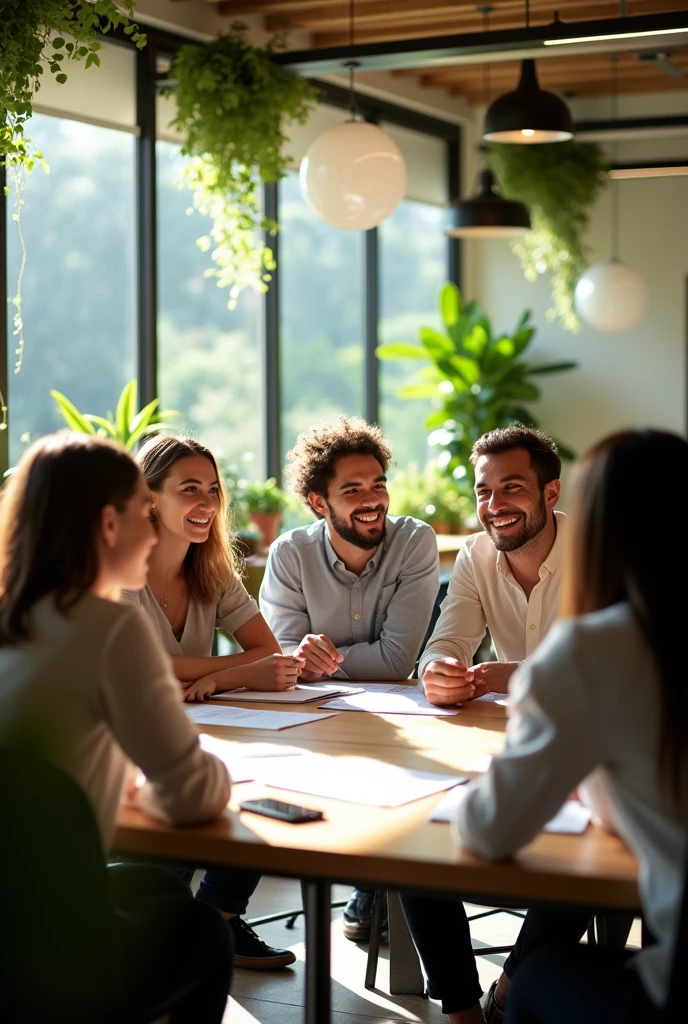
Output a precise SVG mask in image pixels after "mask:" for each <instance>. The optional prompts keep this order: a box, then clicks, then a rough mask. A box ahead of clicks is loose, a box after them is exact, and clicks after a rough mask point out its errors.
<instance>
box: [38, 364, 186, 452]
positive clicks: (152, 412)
mask: <svg viewBox="0 0 688 1024" xmlns="http://www.w3.org/2000/svg"><path fill="white" fill-rule="evenodd" d="M50 394H51V396H52V397H53V398H54V400H55V404H56V405H57V409H58V412H59V413H60V415H61V416H62V419H63V420H64V421H65V423H66V424H67V426H68V427H70V429H71V430H76V431H77V433H79V434H95V435H97V436H99V437H109V438H112V440H113V441H119V442H120V444H123V445H124V447H125V448H126V449H127V450H128V451H133V449H134V447H135V446H136V445H137V444H138V442H139V441H141V440H142V439H143V438H144V437H146V436H147V435H148V434H157V433H159V432H160V431H162V430H171V429H174V424H172V423H171V422H170V421H171V420H173V419H175V418H176V417H178V416H180V415H181V413H179V412H177V410H176V409H165V410H164V411H163V412H158V411H157V410H158V406H159V405H160V399H159V398H154V399H153V401H152V402H149V403H148V405H145V406H144V407H143V409H140V410H139V411H138V412H137V411H136V405H137V402H136V395H137V385H136V381H135V380H130V381H129V382H128V383H127V384H125V385H124V387H123V389H122V393H121V394H120V396H119V399H118V401H117V408H116V410H115V413H114V415H113V414H112V412H111V411H108V413H107V415H106V416H96V415H95V414H94V413H81V412H79V410H78V409H77V408H76V406H75V405H73V404H72V402H70V401H69V399H68V398H66V397H65V396H64V395H63V394H62V393H61V392H59V391H51V392H50Z"/></svg>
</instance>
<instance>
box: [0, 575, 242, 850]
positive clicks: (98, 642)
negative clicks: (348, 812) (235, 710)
mask: <svg viewBox="0 0 688 1024" xmlns="http://www.w3.org/2000/svg"><path fill="white" fill-rule="evenodd" d="M31 633H32V638H31V640H30V641H29V642H25V643H22V644H20V645H18V646H15V647H0V744H10V743H12V744H19V745H22V746H29V747H30V748H31V749H36V750H38V751H40V752H41V753H42V754H43V755H44V756H45V757H47V758H48V759H49V760H51V761H53V762H54V763H55V764H57V765H59V766H60V767H62V768H64V769H65V770H66V771H67V772H68V773H69V774H70V775H71V776H72V777H73V778H74V779H75V780H76V781H77V782H78V783H79V784H80V785H81V787H82V789H83V790H84V791H85V792H86V794H87V796H88V797H89V799H90V801H91V804H92V806H93V810H94V812H95V814H96V817H97V819H98V823H99V826H100V831H101V835H102V838H103V844H104V847H105V849H106V850H107V849H108V848H109V846H110V843H111V840H112V836H113V833H114V828H115V817H116V814H117V809H118V806H119V802H120V799H121V794H122V788H123V785H124V781H125V774H126V769H127V763H128V762H127V759H130V760H131V761H132V762H133V763H134V764H136V765H138V766H139V767H140V768H141V769H142V771H143V772H144V774H145V775H146V777H147V780H148V781H147V783H146V785H145V786H144V787H143V789H142V790H140V791H139V797H138V802H139V804H140V806H141V807H142V808H143V809H144V810H147V811H149V812H150V813H154V814H157V815H159V816H161V817H163V818H165V819H167V820H170V821H173V822H175V823H177V824H192V823H196V822H201V821H206V820H208V819H211V818H213V817H215V816H216V815H218V814H219V813H220V812H221V811H222V810H223V808H224V807H225V806H226V804H227V801H228V799H229V792H230V779H229V775H228V773H227V769H226V768H225V766H224V765H223V764H222V762H221V761H219V760H218V759H217V758H216V757H214V756H213V755H212V754H208V753H206V752H205V751H203V750H201V747H200V745H199V741H198V735H197V733H196V730H195V728H194V726H193V725H192V724H191V722H190V721H189V719H188V718H187V716H186V715H185V713H184V710H183V707H182V703H181V700H180V695H179V684H178V682H177V681H176V679H175V678H174V675H173V674H172V670H171V667H170V663H169V658H168V657H167V655H166V654H165V653H164V651H163V649H162V646H161V644H160V640H159V639H158V637H157V636H156V634H155V629H154V627H153V626H152V624H151V623H150V622H149V620H148V618H147V616H146V615H145V613H143V612H142V611H141V610H140V609H137V608H133V607H132V606H131V605H126V604H118V603H115V602H113V601H105V600H102V599H101V598H97V597H94V596H93V595H90V594H89V595H86V596H85V597H84V598H82V599H81V601H79V603H78V604H77V605H76V606H75V607H74V608H73V609H71V611H70V612H69V613H68V614H67V615H66V616H65V615H63V614H61V613H59V612H58V611H57V609H56V608H55V605H54V602H53V600H52V599H51V598H45V599H43V600H42V601H40V602H39V603H38V604H37V605H36V606H35V608H34V610H33V612H32V616H31Z"/></svg>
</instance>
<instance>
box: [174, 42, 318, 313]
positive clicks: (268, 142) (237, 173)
mask: <svg viewBox="0 0 688 1024" xmlns="http://www.w3.org/2000/svg"><path fill="white" fill-rule="evenodd" d="M247 31H248V29H247V26H246V25H244V24H242V23H241V22H234V23H233V24H232V26H231V29H230V30H229V32H227V33H224V34H222V35H220V36H218V37H217V39H215V40H213V42H211V43H208V44H205V45H202V44H198V45H196V44H194V45H187V46H182V47H181V49H180V50H179V51H178V53H177V55H176V56H175V58H174V61H173V64H172V69H171V72H170V77H171V79H172V80H173V81H174V82H175V85H174V87H173V88H172V89H170V90H167V91H168V92H173V93H174V97H175V99H176V101H177V116H176V117H175V119H174V120H173V121H172V123H171V124H172V127H174V128H175V129H177V131H179V132H181V133H182V135H183V136H184V138H185V140H186V141H185V142H184V145H183V146H182V153H183V154H184V155H185V156H188V157H190V158H191V159H190V160H189V162H188V164H187V166H186V168H185V179H186V182H187V184H188V185H189V187H190V188H191V189H192V191H193V204H194V206H195V208H196V209H197V210H198V211H199V212H200V213H202V214H204V215H207V216H209V217H210V218H211V220H212V228H211V229H210V232H209V234H208V235H206V236H204V237H203V238H200V239H199V240H198V245H199V246H200V248H201V249H203V250H204V251H211V254H212V259H213V261H214V263H215V266H214V268H209V269H208V271H207V272H206V274H207V276H208V277H214V278H216V279H217V284H218V287H228V288H229V302H228V305H229V308H230V309H232V308H234V306H235V305H236V300H237V298H238V296H239V293H240V292H241V291H242V290H243V289H244V288H245V287H247V286H248V285H250V286H252V287H254V288H256V289H257V290H259V291H266V290H267V284H268V282H269V280H270V277H271V271H272V270H274V267H275V262H274V259H273V254H272V250H271V249H270V248H269V246H268V245H267V244H266V243H265V241H264V240H263V238H264V236H261V234H260V232H267V233H268V234H272V235H274V234H275V233H276V231H277V229H278V225H277V224H276V223H275V221H274V220H271V219H270V218H268V217H266V216H265V215H264V214H263V212H262V210H261V198H262V197H261V185H262V184H271V183H272V182H276V181H279V179H280V178H283V177H285V175H286V173H287V170H288V167H289V162H290V158H289V157H288V156H287V155H286V154H285V153H284V147H285V143H286V141H287V138H286V135H285V127H286V121H287V120H292V121H296V122H298V123H300V124H303V123H305V121H306V120H307V119H308V117H309V115H310V113H311V110H312V104H314V102H315V100H316V98H317V91H316V90H315V89H314V88H313V86H311V85H310V84H309V83H308V82H307V81H306V80H305V79H304V78H300V77H299V76H298V75H295V74H293V73H292V72H290V71H287V70H285V69H284V68H282V67H280V66H279V65H278V64H275V63H274V62H273V60H272V57H273V55H274V54H275V53H276V52H277V51H279V50H284V49H286V45H287V44H286V36H285V34H284V33H279V34H277V35H275V36H274V37H273V38H272V39H270V40H269V41H268V42H267V43H266V44H265V46H264V47H257V46H252V45H251V43H250V42H249V40H248V38H247Z"/></svg>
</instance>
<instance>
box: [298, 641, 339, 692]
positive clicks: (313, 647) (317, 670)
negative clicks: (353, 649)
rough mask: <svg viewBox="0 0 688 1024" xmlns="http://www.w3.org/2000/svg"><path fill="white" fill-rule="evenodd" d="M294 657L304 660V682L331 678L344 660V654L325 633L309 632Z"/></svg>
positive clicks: (302, 677) (302, 674)
mask: <svg viewBox="0 0 688 1024" xmlns="http://www.w3.org/2000/svg"><path fill="white" fill-rule="evenodd" d="M294 657H296V658H302V659H303V660H304V667H303V672H302V673H301V679H302V680H303V682H304V683H314V682H316V681H317V680H318V679H323V678H326V679H329V677H330V676H332V675H334V673H335V672H336V671H337V669H338V668H339V666H340V665H341V663H342V661H344V655H343V654H340V652H339V651H338V650H337V648H336V647H335V645H334V644H333V643H332V641H331V640H330V639H329V637H326V636H325V634H324V633H308V634H307V635H306V636H305V637H304V638H303V640H302V641H301V643H300V644H299V646H298V647H297V648H296V650H295V651H294Z"/></svg>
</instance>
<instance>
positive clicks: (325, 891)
mask: <svg viewBox="0 0 688 1024" xmlns="http://www.w3.org/2000/svg"><path fill="white" fill-rule="evenodd" d="M301 886H302V891H303V905H304V911H305V918H306V1013H305V1018H304V1020H305V1024H329V1021H330V1011H331V1002H332V992H331V988H330V932H331V928H332V912H331V909H330V902H331V898H332V887H331V885H330V883H329V882H323V881H303V882H302V883H301Z"/></svg>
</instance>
